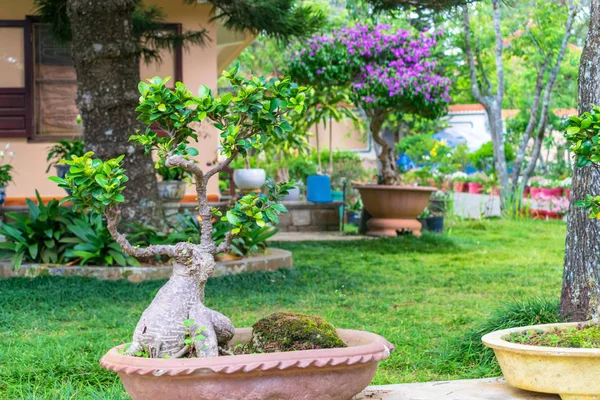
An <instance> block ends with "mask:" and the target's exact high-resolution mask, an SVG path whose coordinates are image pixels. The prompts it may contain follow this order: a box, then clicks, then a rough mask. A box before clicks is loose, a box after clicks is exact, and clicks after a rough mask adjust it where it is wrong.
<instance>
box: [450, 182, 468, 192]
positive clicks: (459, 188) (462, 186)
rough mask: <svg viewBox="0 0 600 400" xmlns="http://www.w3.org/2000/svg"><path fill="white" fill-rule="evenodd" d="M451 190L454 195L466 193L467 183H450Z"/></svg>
mask: <svg viewBox="0 0 600 400" xmlns="http://www.w3.org/2000/svg"><path fill="white" fill-rule="evenodd" d="M452 188H453V189H454V191H455V192H456V193H463V192H466V191H467V182H452Z"/></svg>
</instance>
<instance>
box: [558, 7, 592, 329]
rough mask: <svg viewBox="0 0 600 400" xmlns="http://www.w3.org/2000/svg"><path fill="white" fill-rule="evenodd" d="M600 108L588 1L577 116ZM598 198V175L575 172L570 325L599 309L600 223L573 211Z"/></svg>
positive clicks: (565, 301)
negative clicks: (588, 199) (579, 204)
mask: <svg viewBox="0 0 600 400" xmlns="http://www.w3.org/2000/svg"><path fill="white" fill-rule="evenodd" d="M597 104H600V0H592V1H591V7H590V26H589V31H588V36H587V39H586V41H585V47H584V49H583V53H582V55H581V63H580V67H579V113H583V112H585V111H589V110H590V109H591V107H592V105H597ZM588 193H589V194H591V195H593V196H597V195H600V174H599V173H598V171H596V169H595V168H593V167H586V168H575V169H574V176H573V186H572V190H571V199H572V200H571V206H570V208H569V216H568V221H569V224H568V228H567V239H566V249H565V266H564V273H563V285H562V294H561V299H560V309H561V314H562V315H563V316H564V317H566V318H568V319H569V320H571V321H584V320H587V319H590V318H595V317H598V315H597V311H596V310H597V308H598V306H599V305H600V221H598V220H597V219H589V218H588V217H587V215H586V212H585V209H584V208H581V207H574V206H573V204H574V202H575V201H577V200H581V199H583V198H584V197H585V195H586V194H588Z"/></svg>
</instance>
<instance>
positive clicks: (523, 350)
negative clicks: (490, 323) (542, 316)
mask: <svg viewBox="0 0 600 400" xmlns="http://www.w3.org/2000/svg"><path fill="white" fill-rule="evenodd" d="M580 323H581V322H563V323H557V324H542V325H529V326H522V327H518V328H509V329H502V330H499V331H495V332H491V333H488V334H486V335H484V336H483V337H482V338H481V341H482V342H483V344H484V345H486V346H487V347H489V348H491V349H494V350H500V351H508V352H511V353H519V354H529V355H544V356H555V357H587V358H590V357H593V358H600V348H596V349H582V348H571V347H548V346H533V345H528V344H520V343H512V342H509V341H507V340H504V337H506V336H508V335H510V334H511V333H515V332H523V331H529V330H543V331H549V330H550V329H554V328H558V329H567V328H571V327H575V326H577V325H579V324H580Z"/></svg>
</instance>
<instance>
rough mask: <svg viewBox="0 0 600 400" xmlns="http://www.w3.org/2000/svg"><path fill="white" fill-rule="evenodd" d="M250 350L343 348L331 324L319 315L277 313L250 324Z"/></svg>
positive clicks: (268, 351) (275, 350) (269, 351)
mask: <svg viewBox="0 0 600 400" xmlns="http://www.w3.org/2000/svg"><path fill="white" fill-rule="evenodd" d="M250 347H251V350H252V351H254V352H261V353H272V352H277V351H294V350H311V349H329V348H333V347H346V345H345V344H344V342H343V341H342V339H340V337H339V336H338V334H337V332H336V330H335V328H334V327H333V325H331V324H330V323H328V322H327V321H325V320H324V319H322V318H320V317H313V316H310V315H303V314H291V313H283V312H278V313H274V314H271V315H269V316H268V317H266V318H263V319H261V320H259V321H258V322H257V323H255V324H254V325H252V341H251V343H250Z"/></svg>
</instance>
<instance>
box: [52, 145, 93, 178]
mask: <svg viewBox="0 0 600 400" xmlns="http://www.w3.org/2000/svg"><path fill="white" fill-rule="evenodd" d="M83 154H84V147H83V142H82V141H81V140H61V141H59V142H58V143H57V144H55V145H54V146H52V147H50V148H49V149H48V156H47V157H46V161H47V162H48V168H46V172H48V171H50V168H51V167H52V166H53V165H56V164H58V163H59V162H60V160H63V159H64V160H70V159H71V158H72V157H73V156H76V157H81V156H83Z"/></svg>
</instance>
